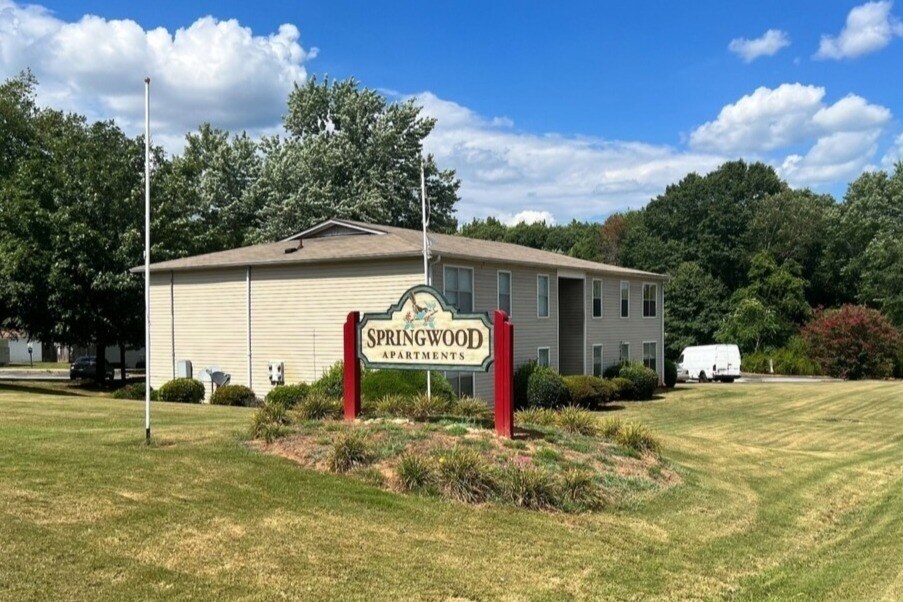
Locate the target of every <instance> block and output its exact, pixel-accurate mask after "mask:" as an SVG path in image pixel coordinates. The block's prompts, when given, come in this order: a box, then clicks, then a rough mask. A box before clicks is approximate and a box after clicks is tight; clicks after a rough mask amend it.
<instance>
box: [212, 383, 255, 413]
mask: <svg viewBox="0 0 903 602" xmlns="http://www.w3.org/2000/svg"><path fill="white" fill-rule="evenodd" d="M210 404H211V405H215V406H244V407H246V408H253V407H257V406H258V405H260V402H259V401H258V400H257V396H256V395H254V391H252V390H251V389H249V388H248V387H246V386H244V385H225V386H223V387H217V389H216V391H214V392H213V395H211V396H210Z"/></svg>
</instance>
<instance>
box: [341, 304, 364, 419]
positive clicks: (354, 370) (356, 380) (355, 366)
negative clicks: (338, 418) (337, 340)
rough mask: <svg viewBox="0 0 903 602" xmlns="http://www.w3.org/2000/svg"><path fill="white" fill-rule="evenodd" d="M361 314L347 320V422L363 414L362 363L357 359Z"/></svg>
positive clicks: (355, 313) (356, 313)
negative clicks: (358, 326)
mask: <svg viewBox="0 0 903 602" xmlns="http://www.w3.org/2000/svg"><path fill="white" fill-rule="evenodd" d="M360 319H361V314H360V312H356V311H353V312H351V313H350V314H348V319H347V320H345V420H354V419H355V418H357V416H358V414H360V413H361V363H360V361H359V360H358V359H357V337H358V330H357V324H358V322H360Z"/></svg>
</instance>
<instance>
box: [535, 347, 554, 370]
mask: <svg viewBox="0 0 903 602" xmlns="http://www.w3.org/2000/svg"><path fill="white" fill-rule="evenodd" d="M542 350H545V351H546V353H547V354H548V355H549V363H548V364H543V363H541V362H540V361H539V352H540V351H542ZM536 365H537V366H547V367H549V368H551V367H552V348H551V347H548V346H546V347H537V348H536Z"/></svg>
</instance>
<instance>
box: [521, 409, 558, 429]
mask: <svg viewBox="0 0 903 602" xmlns="http://www.w3.org/2000/svg"><path fill="white" fill-rule="evenodd" d="M514 424H534V425H536V426H552V425H553V424H555V412H554V411H552V410H550V409H548V408H527V409H525V410H518V411H516V412H515V413H514Z"/></svg>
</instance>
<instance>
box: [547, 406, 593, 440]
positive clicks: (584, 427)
mask: <svg viewBox="0 0 903 602" xmlns="http://www.w3.org/2000/svg"><path fill="white" fill-rule="evenodd" d="M555 425H556V426H557V427H558V428H560V429H561V430H563V431H564V432H566V433H572V434H574V435H588V436H589V435H593V434H594V433H595V432H596V419H595V417H594V416H593V415H592V414H591V413H589V412H587V411H586V410H584V409H582V408H579V407H577V406H567V407H564V408H562V409H561V410H559V411H558V412H557V413H556V416H555Z"/></svg>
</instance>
